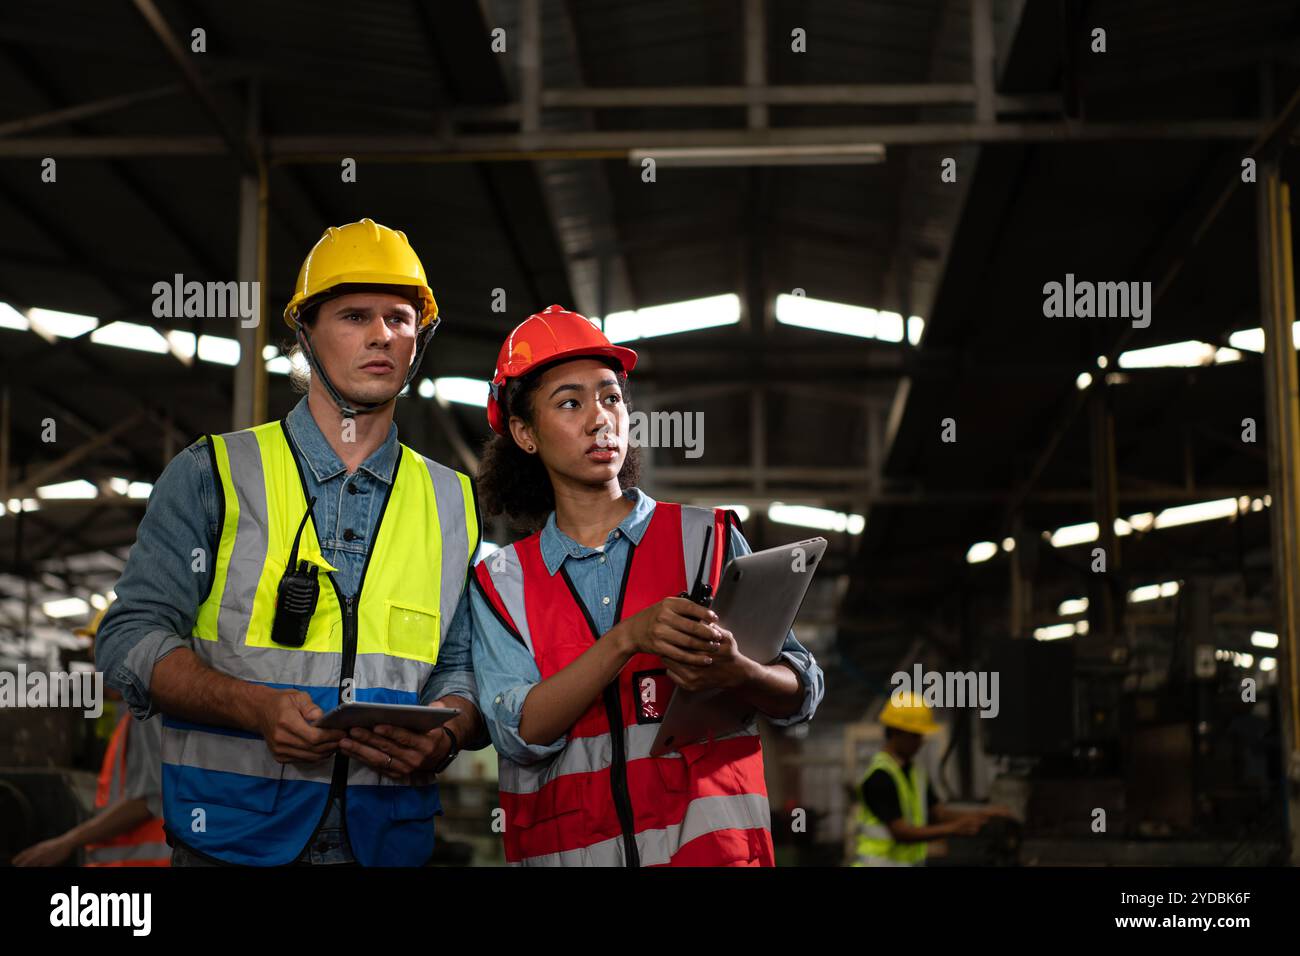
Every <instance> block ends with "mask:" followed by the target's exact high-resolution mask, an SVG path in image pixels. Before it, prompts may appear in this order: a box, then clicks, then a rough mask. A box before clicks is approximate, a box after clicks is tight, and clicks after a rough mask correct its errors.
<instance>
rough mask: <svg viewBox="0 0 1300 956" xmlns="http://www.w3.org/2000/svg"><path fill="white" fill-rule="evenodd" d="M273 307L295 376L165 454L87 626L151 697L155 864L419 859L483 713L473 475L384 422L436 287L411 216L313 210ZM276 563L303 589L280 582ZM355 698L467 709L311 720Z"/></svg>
mask: <svg viewBox="0 0 1300 956" xmlns="http://www.w3.org/2000/svg"><path fill="white" fill-rule="evenodd" d="M284 317H285V321H286V322H287V323H288V324H289V326H290V328H292V329H293V330H294V333H295V335H296V337H297V341H298V345H299V348H300V349H301V350H302V354H303V356H304V357H305V358H306V359H307V361H308V363H309V364H310V367H311V370H312V374H311V376H310V381H309V384H308V386H307V389H308V391H307V395H306V397H305V398H303V399H302V400H301V401H299V402H298V404H297V405H296V406H295V407H294V408H293V410H292V411H290V412H289V414H288V415H287V416H286V417H285V418H284V420H283V421H275V422H270V423H267V424H264V425H258V426H255V427H253V428H250V429H245V430H243V431H238V432H232V433H230V434H227V435H213V436H208V437H207V438H206V439H204V440H202V441H200V442H196V443H195V444H194V445H192V446H190V447H189V448H187V449H186V450H185V451H183V452H181V454H180V455H178V456H177V457H176V458H175V459H174V460H173V461H172V462H171V464H169V465H168V467H167V469H166V471H164V473H163V475H162V477H161V478H159V480H158V482H157V484H156V485H155V486H154V490H153V494H152V495H151V497H150V500H149V507H148V510H147V511H146V513H145V517H144V520H143V521H142V522H141V524H140V529H139V532H138V535H137V540H136V544H135V547H134V548H133V549H132V551H131V556H130V558H129V560H128V562H127V566H126V569H125V571H124V572H123V575H122V578H121V580H120V581H119V582H118V584H117V587H116V591H117V595H118V601H117V603H116V604H114V606H113V608H112V610H111V611H110V613H109V615H108V616H107V618H106V619H105V621H104V625H103V627H102V628H101V631H100V634H99V639H98V644H99V651H100V656H101V659H102V661H103V665H104V667H103V669H104V672H105V677H106V680H107V681H108V682H109V683H111V684H113V685H114V686H117V687H119V688H121V689H122V691H123V694H124V696H125V697H126V699H127V702H128V703H129V704H130V706H131V708H132V710H133V711H134V712H135V713H136V714H137V716H140V717H146V716H148V715H150V714H152V713H154V712H155V711H158V710H161V711H162V713H163V714H164V723H163V797H164V813H165V817H166V821H167V831H168V835H169V837H170V839H171V842H172V844H173V846H174V847H175V849H176V854H175V857H174V859H173V864H183V865H204V864H212V863H217V864H220V863H230V864H242V865H250V866H277V865H283V864H288V863H295V862H297V863H302V864H348V863H354V862H355V863H361V864H363V865H398V866H419V865H423V864H424V863H426V862H428V860H429V858H430V857H431V855H432V852H433V843H434V827H433V822H434V817H435V816H436V815H438V814H439V813H441V803H440V800H439V796H438V790H437V786H436V784H435V783H434V782H433V775H434V774H435V773H439V772H441V771H442V770H443V769H444V768H445V767H446V766H447V765H448V763H450V761H451V759H452V758H453V757H454V756H455V754H456V753H457V752H458V750H459V749H460V747H461V746H462V745H465V746H469V745H470V744H471V743H473V742H476V741H477V740H478V738H479V737H480V733H481V729H482V721H481V718H480V717H479V714H478V709H477V706H476V703H475V694H476V691H477V688H476V685H475V683H474V678H473V671H472V667H471V664H470V658H469V647H470V637H469V624H468V612H467V611H466V610H465V609H464V602H463V600H462V598H463V595H464V591H465V582H466V580H467V576H468V574H469V567H470V562H471V560H472V558H473V556H474V554H475V552H476V550H477V547H478V541H479V536H480V529H479V521H478V516H477V509H476V508H475V505H474V499H473V488H472V486H471V484H470V481H469V478H468V477H467V476H465V475H462V474H459V473H458V472H455V471H453V470H452V469H450V468H447V467H445V466H443V465H440V464H438V463H437V462H433V461H430V460H429V459H427V458H424V457H423V456H421V455H419V454H418V453H417V452H415V451H414V450H412V449H410V448H408V447H406V446H405V445H402V444H401V443H399V442H398V440H397V426H396V425H394V424H393V405H394V402H395V401H396V399H397V397H398V395H399V394H401V392H402V390H403V389H404V388H405V387H406V386H407V385H408V384H409V383H410V381H411V379H412V378H413V377H414V376H415V374H416V371H417V370H418V367H419V364H420V358H421V356H422V354H423V351H424V348H425V347H426V346H427V344H428V342H429V339H430V337H431V336H432V334H433V331H434V329H435V328H436V327H437V324H438V306H437V303H436V302H435V301H434V298H433V293H432V291H431V290H430V289H429V285H428V282H427V279H426V277H425V272H424V267H423V265H422V264H421V263H420V260H419V258H418V257H417V256H416V255H415V252H414V250H413V249H412V248H411V246H410V243H409V242H408V241H407V239H406V236H405V235H404V234H402V233H401V232H397V231H395V230H392V229H389V228H388V227H386V226H382V225H380V224H378V223H375V222H373V221H371V220H369V219H363V220H361V221H360V222H354V223H349V224H347V225H345V226H340V227H337V228H330V229H327V230H326V231H325V234H324V235H323V236H322V237H321V239H320V240H319V241H318V242H317V243H316V245H315V246H314V247H313V249H312V250H311V252H310V253H309V254H308V256H307V258H306V259H305V260H304V262H303V265H302V268H301V269H300V271H299V274H298V282H297V286H296V290H295V292H294V295H293V298H292V299H291V300H290V301H289V304H288V307H287V308H286V309H285V314H284ZM286 582H292V587H293V588H294V593H295V594H298V595H299V596H301V593H303V592H304V591H305V593H307V594H311V584H312V583H314V584H315V585H317V586H318V593H315V594H314V595H311V597H310V601H308V600H307V599H306V598H303V599H302V600H299V598H298V597H295V598H294V599H293V600H292V601H283V602H282V601H280V600H279V599H278V594H279V592H280V589H281V588H283V587H286V586H287V584H286ZM303 607H306V608H307V610H305V611H303V610H302V608H303ZM281 624H286V625H288V626H284V627H281V626H280V625H281ZM350 700H356V701H362V702H365V701H377V702H384V703H398V704H415V703H420V704H426V705H442V706H449V707H456V708H459V709H460V711H461V713H460V714H459V715H458V716H457V717H455V718H453V719H452V720H451V721H450V722H448V723H447V724H445V725H443V726H442V727H440V728H438V729H436V730H433V731H430V732H429V733H426V734H421V733H415V732H410V731H406V730H402V729H400V728H392V727H385V726H382V725H381V726H377V727H374V728H372V729H371V730H364V729H361V728H355V729H353V730H351V731H350V732H349V735H348V736H345V735H344V734H343V733H342V732H340V731H329V730H321V729H319V728H317V727H315V726H314V722H315V721H316V720H318V719H319V718H320V717H321V716H322V715H323V714H324V712H325V711H326V710H329V709H332V708H334V707H335V706H337V705H338V704H339V703H340V702H344V701H350Z"/></svg>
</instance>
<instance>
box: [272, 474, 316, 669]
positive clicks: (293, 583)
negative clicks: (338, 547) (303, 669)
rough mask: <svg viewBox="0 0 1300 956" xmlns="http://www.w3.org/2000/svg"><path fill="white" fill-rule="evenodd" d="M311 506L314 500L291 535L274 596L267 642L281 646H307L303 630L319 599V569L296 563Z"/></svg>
mask: <svg viewBox="0 0 1300 956" xmlns="http://www.w3.org/2000/svg"><path fill="white" fill-rule="evenodd" d="M315 506H316V499H315V498H312V499H311V501H309V502H307V513H306V514H305V515H303V516H302V521H301V522H299V524H298V533H297V534H295V535H294V536H293V556H292V557H291V558H290V559H289V567H288V569H287V570H286V571H285V572H284V577H282V578H280V587H279V590H278V591H277V592H276V595H275V619H274V620H273V621H272V623H271V640H272V641H274V642H275V643H276V644H280V645H282V646H283V647H302V646H303V645H304V644H306V643H307V628H308V627H309V626H310V625H311V616H312V614H314V613H315V611H316V599H317V598H319V597H320V582H319V581H318V580H317V574H319V572H320V569H319V568H318V567H316V565H314V564H312V563H311V562H309V561H303V562H301V563H299V561H298V543H299V541H301V540H302V529H303V528H305V527H306V526H307V519H308V518H310V517H311V509H312V508H314V507H315Z"/></svg>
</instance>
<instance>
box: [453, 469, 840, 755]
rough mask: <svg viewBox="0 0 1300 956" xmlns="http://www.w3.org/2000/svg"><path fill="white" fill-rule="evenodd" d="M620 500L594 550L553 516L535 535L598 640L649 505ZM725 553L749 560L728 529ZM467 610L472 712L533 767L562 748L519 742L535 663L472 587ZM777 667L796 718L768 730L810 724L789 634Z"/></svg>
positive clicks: (805, 670) (808, 666) (807, 672)
mask: <svg viewBox="0 0 1300 956" xmlns="http://www.w3.org/2000/svg"><path fill="white" fill-rule="evenodd" d="M624 496H625V497H627V498H629V499H631V501H632V502H633V507H632V510H631V511H630V512H629V513H628V515H627V517H625V518H624V519H623V520H622V521H621V522H620V523H619V525H618V527H617V528H615V529H614V530H613V531H611V532H610V533H609V536H608V537H607V538H606V539H605V544H604V547H603V548H602V549H596V548H588V547H584V546H583V545H580V544H578V542H576V541H574V540H573V539H572V538H570V537H569V536H568V535H567V534H565V533H564V532H563V531H561V530H560V529H559V528H558V527H556V525H555V512H554V511H552V512H551V514H550V517H548V518H547V520H546V526H545V527H544V528H543V529H542V535H541V550H542V560H543V561H544V562H545V564H546V570H547V571H548V572H549V573H550V574H552V575H554V574H555V573H556V572H557V571H559V569H560V566H561V565H564V567H565V570H567V571H568V573H569V577H570V578H572V579H573V586H574V588H575V589H576V590H577V592H578V596H579V597H581V598H582V603H583V604H584V605H586V608H587V612H588V613H589V614H590V615H591V619H592V621H593V622H594V623H595V625H596V628H597V629H598V630H599V631H600V633H601V634H604V633H606V632H607V631H609V630H610V629H611V628H612V627H613V626H614V624H615V623H616V622H615V620H614V614H615V613H616V611H617V609H618V597H619V586H620V584H621V582H622V580H623V569H624V567H625V565H626V564H627V560H628V554H629V552H630V550H631V549H630V546H629V545H628V541H629V540H631V541H632V543H633V544H640V543H641V537H642V535H644V534H645V530H646V528H647V527H648V526H649V524H650V516H651V515H652V514H654V509H655V500H654V499H653V498H651V497H650V496H649V495H647V494H646V493H645V492H643V491H640V490H639V489H636V488H630V489H628V490H627V491H625V492H624ZM731 548H732V554H733V555H741V554H749V553H750V547H749V542H748V541H746V540H745V536H744V535H742V534H741V533H740V532H739V531H738V530H737V529H736V528H734V527H733V528H732V529H731ZM667 596H668V595H665V597H667ZM470 610H471V612H472V616H473V619H474V627H473V632H474V640H473V647H474V655H473V656H474V674H475V677H476V678H477V680H478V685H479V710H480V711H482V713H483V718H484V720H485V721H486V723H487V726H488V731H489V732H490V733H491V735H492V742H493V744H495V745H496V749H497V751H498V752H499V753H501V754H502V755H503V756H505V757H508V758H509V759H511V760H513V761H515V762H516V763H520V764H530V763H535V762H537V761H540V760H545V759H546V758H548V757H551V756H553V755H555V754H557V753H559V752H560V751H561V750H563V749H564V746H565V744H566V742H567V739H568V737H567V735H565V736H562V737H560V738H559V739H557V740H555V741H554V742H553V743H550V744H530V743H527V742H525V741H524V739H523V738H522V737H521V736H520V735H519V721H520V719H521V718H522V717H523V712H524V699H525V698H526V697H527V696H528V692H529V691H531V690H532V689H533V687H534V685H536V684H538V683H540V681H541V679H542V675H541V671H539V670H538V667H537V662H536V660H534V659H533V656H532V654H530V653H529V651H528V649H527V648H525V647H524V646H523V645H522V644H520V643H519V642H518V641H517V640H515V639H514V637H512V636H511V635H510V633H509V632H508V631H507V630H506V629H505V627H504V626H503V625H502V624H501V622H500V621H499V620H498V619H497V616H496V614H495V613H494V612H493V611H492V609H491V608H490V607H489V606H488V604H487V602H486V601H485V600H484V598H483V595H482V593H481V592H480V591H479V590H478V588H470ZM780 660H782V661H784V662H786V663H788V664H789V665H790V666H791V667H792V668H793V669H794V672H795V673H796V674H797V675H798V676H799V682H800V684H801V685H802V687H803V701H802V703H801V704H800V706H799V710H798V711H796V712H795V713H794V714H791V715H790V716H789V717H769V718H768V719H769V721H771V723H773V724H776V725H777V726H781V727H785V726H790V725H792V724H797V723H801V722H803V721H806V720H810V719H812V716H813V714H814V713H816V711H817V707H818V705H819V704H820V703H821V700H822V697H823V696H824V695H825V692H826V682H825V677H824V676H823V674H822V669H821V668H820V667H819V666H818V665H817V661H816V660H815V659H814V658H813V655H812V654H811V653H809V652H808V650H807V649H806V648H804V646H803V645H802V644H800V643H799V641H798V640H797V639H796V638H795V636H794V631H793V630H791V631H790V633H789V634H787V635H786V638H785V644H784V645H783V647H782V648H781V655H780Z"/></svg>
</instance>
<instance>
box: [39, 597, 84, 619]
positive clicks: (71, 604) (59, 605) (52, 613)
mask: <svg viewBox="0 0 1300 956" xmlns="http://www.w3.org/2000/svg"><path fill="white" fill-rule="evenodd" d="M41 610H42V611H44V612H45V614H46V615H47V616H48V617H73V616H74V615H77V614H89V613H90V605H89V604H87V603H86V602H85V601H83V600H82V599H81V598H79V597H71V598H58V599H57V600H54V601H46V602H45V603H44V604H42V605H41Z"/></svg>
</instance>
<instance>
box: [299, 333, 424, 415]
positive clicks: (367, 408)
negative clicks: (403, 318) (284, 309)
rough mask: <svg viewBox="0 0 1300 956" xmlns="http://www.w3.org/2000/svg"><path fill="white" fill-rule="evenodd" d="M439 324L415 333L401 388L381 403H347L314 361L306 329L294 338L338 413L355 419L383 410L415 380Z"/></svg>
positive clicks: (322, 369)
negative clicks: (413, 351) (413, 344)
mask: <svg viewBox="0 0 1300 956" xmlns="http://www.w3.org/2000/svg"><path fill="white" fill-rule="evenodd" d="M441 322H442V317H441V316H439V317H437V318H435V319H434V320H433V321H432V322H430V323H429V324H428V325H426V326H425V327H424V328H422V329H420V331H419V332H417V333H416V337H415V358H414V359H412V360H411V367H410V368H409V369H407V371H406V378H405V380H403V382H402V385H401V388H399V389H398V390H397V392H396V394H394V395H393V397H392V398H389V399H385V400H384V401H382V402H356V403H353V402H350V401H348V400H347V399H346V398H344V397H343V394H342V393H341V392H340V391H339V390H338V389H337V388H335V387H334V383H333V382H331V381H330V377H329V376H328V375H326V374H325V368H324V366H322V365H321V363H320V362H319V361H318V360H317V359H316V353H315V352H314V351H312V347H311V337H310V336H308V335H307V329H306V327H305V326H303V325H302V324H301V323H300V324H299V325H298V327H297V330H296V331H295V337H296V339H297V341H298V347H299V348H301V349H302V354H303V357H304V358H305V359H306V360H307V364H308V365H309V366H310V367H311V372H312V374H313V375H315V376H316V377H317V378H319V379H320V382H321V384H322V385H324V386H325V391H326V392H328V393H329V396H330V398H332V399H333V400H334V404H335V405H337V406H338V407H339V411H340V412H342V413H343V417H344V418H356V417H357V416H358V415H365V414H368V413H369V412H374V411H378V410H379V409H381V408H383V407H384V406H385V405H387V404H388V403H389V402H391V401H393V399H395V398H397V396H398V395H401V394H402V391H403V390H404V389H405V388H406V386H408V385H410V384H411V379H413V378H415V376H416V373H417V372H419V371H420V363H421V362H422V361H424V350H425V348H427V347H428V345H429V340H430V339H432V338H433V333H434V331H435V330H436V329H437V328H438V326H439V324H441Z"/></svg>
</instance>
